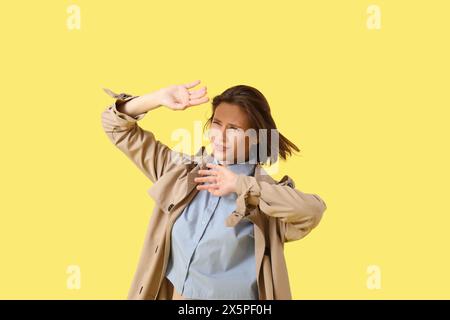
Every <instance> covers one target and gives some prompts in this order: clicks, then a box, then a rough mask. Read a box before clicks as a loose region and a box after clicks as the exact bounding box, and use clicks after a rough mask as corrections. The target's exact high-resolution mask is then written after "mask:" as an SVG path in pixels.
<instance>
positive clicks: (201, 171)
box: [197, 164, 217, 176]
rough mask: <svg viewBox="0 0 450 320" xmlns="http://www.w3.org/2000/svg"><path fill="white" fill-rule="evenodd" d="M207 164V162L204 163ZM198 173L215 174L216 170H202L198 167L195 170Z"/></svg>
mask: <svg viewBox="0 0 450 320" xmlns="http://www.w3.org/2000/svg"><path fill="white" fill-rule="evenodd" d="M206 165H208V164H206ZM197 172H198V174H204V175H209V176H217V171H216V170H203V169H200V170H198V171H197Z"/></svg>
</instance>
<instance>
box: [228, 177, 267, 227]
mask: <svg viewBox="0 0 450 320" xmlns="http://www.w3.org/2000/svg"><path fill="white" fill-rule="evenodd" d="M260 190H261V189H260V187H259V185H258V182H257V181H256V178H255V177H253V176H246V175H242V174H240V175H238V178H237V181H236V194H237V198H236V209H235V210H234V211H233V213H232V214H231V215H230V216H229V217H228V219H227V221H226V225H227V226H235V225H236V224H237V223H238V222H239V221H241V219H242V218H243V217H245V216H247V215H249V214H250V213H251V211H253V210H252V209H253V208H256V207H257V206H258V202H259V196H260Z"/></svg>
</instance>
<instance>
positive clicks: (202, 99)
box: [189, 97, 209, 106]
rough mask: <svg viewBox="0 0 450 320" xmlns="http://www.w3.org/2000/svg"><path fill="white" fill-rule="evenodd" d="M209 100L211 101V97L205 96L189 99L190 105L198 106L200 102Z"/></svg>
mask: <svg viewBox="0 0 450 320" xmlns="http://www.w3.org/2000/svg"><path fill="white" fill-rule="evenodd" d="M208 101H209V97H203V98H200V99H190V100H189V105H190V106H197V105H199V104H202V103H206V102H208Z"/></svg>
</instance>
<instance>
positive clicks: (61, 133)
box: [0, 0, 450, 299]
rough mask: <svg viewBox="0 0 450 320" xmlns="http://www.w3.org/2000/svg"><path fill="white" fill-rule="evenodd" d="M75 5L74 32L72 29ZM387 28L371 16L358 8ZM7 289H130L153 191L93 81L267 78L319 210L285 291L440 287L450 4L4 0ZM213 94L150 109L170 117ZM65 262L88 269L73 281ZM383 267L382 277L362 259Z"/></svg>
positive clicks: (202, 116)
mask: <svg viewBox="0 0 450 320" xmlns="http://www.w3.org/2000/svg"><path fill="white" fill-rule="evenodd" d="M70 4H76V5H79V7H80V9H81V29H80V30H68V28H67V26H66V20H67V18H68V16H69V14H68V13H67V11H66V10H67V7H68V6H69V5H70ZM370 4H377V5H379V6H380V9H381V14H382V15H381V29H380V30H369V29H368V28H367V27H366V21H367V18H368V14H367V12H366V10H367V7H368V6H369V5H370ZM0 11H1V19H0V30H1V36H2V41H3V44H2V50H1V59H0V64H1V73H2V76H1V95H2V99H1V126H0V130H1V137H2V151H1V158H0V159H1V160H0V161H1V166H0V171H1V190H0V194H1V204H0V210H1V211H0V212H1V223H0V243H1V263H0V270H1V272H0V298H3V299H17V298H24V299H36V298H37V299H47V298H53V299H125V298H126V294H127V292H128V288H129V285H130V283H131V279H132V276H133V274H134V271H135V268H136V265H137V261H138V255H139V252H140V250H141V246H142V242H143V237H144V233H145V229H146V227H147V222H148V219H149V217H150V214H151V211H152V209H153V205H154V203H153V202H152V199H151V198H150V197H149V196H148V195H147V189H148V188H149V187H150V186H151V183H150V181H148V180H147V179H146V178H145V176H144V175H143V174H141V173H140V171H139V170H138V169H137V168H136V167H134V165H133V164H132V163H131V162H130V161H129V160H128V159H127V158H126V157H125V156H123V155H122V154H121V153H120V151H118V150H117V149H115V148H114V146H113V145H112V144H111V143H110V142H109V141H108V139H107V137H106V135H105V134H104V132H103V131H102V128H101V123H100V114H101V112H102V111H103V109H104V108H105V107H106V106H107V105H108V104H110V103H111V102H112V99H111V98H110V97H108V96H107V95H106V94H105V93H104V92H103V91H102V89H101V88H102V87H108V88H111V89H112V90H114V91H118V92H129V93H133V94H143V93H146V92H149V91H153V90H155V89H158V88H160V87H163V86H167V85H170V84H179V83H184V82H188V81H193V80H196V79H201V80H202V84H204V85H207V86H208V91H209V96H210V98H212V97H213V96H214V95H216V94H219V93H220V92H222V91H223V90H225V89H226V88H228V87H230V86H233V85H236V84H248V85H251V86H254V87H256V88H258V89H259V90H261V91H262V92H263V93H264V94H265V96H266V97H267V99H268V100H269V103H270V104H271V108H272V113H273V115H274V118H275V121H276V122H277V125H278V128H279V129H280V132H282V133H283V134H284V135H286V136H287V137H288V138H289V139H291V140H292V141H294V143H296V144H297V145H298V146H299V147H300V148H301V149H302V152H301V155H297V156H295V157H292V158H291V159H290V160H288V161H287V162H285V163H282V164H281V170H280V172H279V174H277V175H276V176H274V177H276V178H280V177H281V176H282V175H284V174H289V175H290V176H292V177H293V179H294V180H295V181H296V187H297V188H298V189H300V190H302V191H304V192H312V193H317V194H319V195H321V196H322V197H323V199H324V200H325V201H326V203H327V206H328V209H327V211H326V212H325V215H324V218H323V220H322V222H321V224H320V225H319V226H318V227H317V229H315V230H314V231H313V232H312V233H311V234H310V235H309V236H308V237H306V238H304V239H302V240H300V241H297V242H293V243H289V244H287V245H286V248H285V253H286V257H287V261H288V268H289V275H290V281H291V287H292V292H293V298H295V299H318V298H323V299H335V298H337V299H348V298H355V299H366V298H368V299H383V298H387V299H393V298H425V299H428V298H450V292H449V291H450V290H449V288H450V276H449V270H450V262H449V257H448V245H449V240H450V236H449V234H450V233H449V222H450V217H449V213H450V212H449V208H450V206H449V204H448V203H449V202H448V201H447V200H446V198H447V196H448V195H447V193H448V181H449V178H450V176H449V169H448V163H449V154H450V153H449V151H448V137H449V129H448V128H449V126H448V120H449V106H450V103H449V102H450V101H449V100H450V99H449V89H448V86H449V72H450V68H449V66H450V63H449V57H450V52H449V46H448V39H449V31H450V22H449V21H450V20H449V15H450V3H449V2H448V1H444V0H442V1H437V0H436V1H423V0H422V1H380V0H376V1H317V0H316V1H237V0H233V1H209V0H208V1H207V0H202V1H198V0H194V1H137V0H130V1H106V0H102V1H100V0H96V1H87V0H83V1H81V0H76V1H44V2H42V1H40V2H38V1H8V2H7V3H2V5H1V8H0ZM209 113H210V105H209V104H204V105H202V106H199V107H197V108H195V109H190V110H187V111H184V112H183V113H181V112H180V113H175V112H173V111H170V110H168V109H158V110H156V111H154V112H152V114H151V115H150V116H148V117H146V118H145V119H144V120H142V123H141V124H142V126H143V127H144V128H147V129H152V130H153V131H154V132H155V133H156V135H157V137H158V139H160V140H162V141H164V142H165V143H167V144H168V145H170V146H173V145H174V144H175V142H174V141H171V136H170V134H171V132H172V131H173V130H175V129H177V128H183V127H184V128H187V129H189V130H192V129H193V125H192V123H193V121H195V120H202V121H205V120H206V117H207V116H208V115H209ZM69 265H78V266H79V267H80V268H81V288H80V289H79V290H70V289H68V288H67V285H66V282H67V278H68V276H69V275H68V274H67V273H66V271H67V267H68V266H69ZM369 265H377V266H379V267H380V268H381V277H382V278H381V284H382V287H381V289H379V290H369V289H368V288H367V285H366V281H367V277H368V274H367V267H368V266H369Z"/></svg>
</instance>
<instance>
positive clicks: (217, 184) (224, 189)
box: [194, 163, 238, 196]
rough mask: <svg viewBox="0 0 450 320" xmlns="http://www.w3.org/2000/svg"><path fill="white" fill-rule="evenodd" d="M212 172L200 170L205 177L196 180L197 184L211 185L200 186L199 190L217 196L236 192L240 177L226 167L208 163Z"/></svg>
mask: <svg viewBox="0 0 450 320" xmlns="http://www.w3.org/2000/svg"><path fill="white" fill-rule="evenodd" d="M206 166H207V167H208V168H210V170H198V173H199V174H200V175H203V176H204V177H196V178H194V181H195V182H208V183H209V184H200V185H198V186H197V189H198V190H207V191H208V192H210V193H211V194H213V195H215V196H224V195H227V194H229V193H231V192H236V182H237V178H238V175H237V174H235V173H234V172H233V171H231V170H230V169H228V168H227V167H226V165H225V166H222V165H218V164H214V163H207V164H206Z"/></svg>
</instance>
